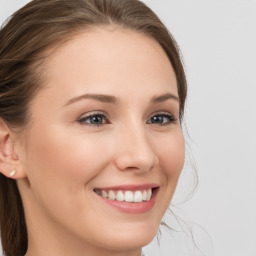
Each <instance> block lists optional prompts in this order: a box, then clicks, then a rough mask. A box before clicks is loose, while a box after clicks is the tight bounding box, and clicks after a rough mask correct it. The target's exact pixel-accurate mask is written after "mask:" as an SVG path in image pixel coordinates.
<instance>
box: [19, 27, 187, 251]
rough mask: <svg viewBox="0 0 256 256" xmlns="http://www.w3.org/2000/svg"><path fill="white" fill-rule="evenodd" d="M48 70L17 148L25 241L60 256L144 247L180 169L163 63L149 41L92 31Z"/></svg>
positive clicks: (173, 89)
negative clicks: (55, 250)
mask: <svg viewBox="0 0 256 256" xmlns="http://www.w3.org/2000/svg"><path fill="white" fill-rule="evenodd" d="M45 65H46V66H45V68H44V73H43V74H47V76H46V80H47V81H46V84H45V85H44V88H43V89H42V90H41V91H40V92H39V93H38V94H37V95H36V96H35V98H34V99H33V100H32V102H31V106H30V112H31V124H30V126H29V127H28V129H27V131H26V143H25V144H20V145H23V146H20V147H18V148H19V149H18V155H19V158H20V162H21V163H22V168H24V171H25V172H26V179H23V180H19V181H18V185H19V189H20V191H21V195H22V199H23V202H24V207H25V214H26V218H27V225H28V231H29V235H30V236H31V237H32V238H31V237H30V238H31V239H32V240H33V241H36V238H37V237H38V238H39V237H40V236H44V237H45V236H46V237H47V238H48V239H47V243H46V245H45V246H50V245H49V244H51V243H55V247H58V243H59V245H60V248H65V250H66V251H67V250H68V249H67V248H68V246H70V244H76V248H75V250H78V248H82V247H83V246H84V247H85V248H91V249H90V250H92V251H93V250H96V249H97V250H100V249H103V250H105V251H106V252H107V250H110V251H118V250H136V248H137V249H138V248H140V247H142V246H144V245H146V244H147V243H149V242H150V241H151V240H152V239H153V237H154V236H155V234H156V232H157V230H158V227H159V223H160V221H161V219H162V217H163V215H164V213H165V211H166V209H167V207H168V205H169V203H170V200H171V198H172V196H173V193H174V190H175V187H176V185H177V181H178V178H179V175H180V172H181V170H182V167H183V163H184V140H183V134H182V131H181V127H180V122H179V120H178V118H179V102H178V91H177V84H176V79H175V74H174V71H173V68H172V66H171V64H170V62H169V60H168V58H167V56H166V54H165V53H164V51H163V50H162V49H161V47H160V46H159V45H158V43H156V42H155V41H154V40H152V39H150V38H148V37H146V36H145V35H141V34H138V33H135V32H131V31H127V30H121V29H117V30H107V29H105V30H100V29H98V30H97V29H95V30H93V31H87V32H85V33H81V34H80V35H78V36H76V37H75V38H74V39H72V40H71V41H69V42H68V43H66V44H65V45H63V46H62V47H61V48H59V49H58V50H57V51H55V52H54V54H52V55H51V57H48V59H47V60H46V64H45ZM151 192H152V196H151ZM115 198H116V199H115ZM123 200H125V201H123ZM35 243H36V242H35ZM40 243H41V244H42V243H44V242H42V241H40ZM63 250H64V249H63ZM73 250H74V248H73ZM88 251H89V249H88ZM60 255H66V254H60ZM67 255H69V254H67ZM73 255H78V254H73ZM93 255H94V254H93ZM95 255H96V254H95ZM106 255H107V254H106Z"/></svg>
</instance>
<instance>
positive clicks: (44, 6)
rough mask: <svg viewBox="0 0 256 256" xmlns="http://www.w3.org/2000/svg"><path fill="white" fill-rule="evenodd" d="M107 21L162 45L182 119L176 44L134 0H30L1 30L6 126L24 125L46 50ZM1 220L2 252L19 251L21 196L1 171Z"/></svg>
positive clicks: (0, 82) (23, 231)
mask: <svg viewBox="0 0 256 256" xmlns="http://www.w3.org/2000/svg"><path fill="white" fill-rule="evenodd" d="M106 26H115V27H122V28H125V29H129V30H132V31H136V32H138V33H142V34H145V35H147V36H149V37H151V38H153V39H154V40H156V41H157V42H158V43H159V44H160V45H161V47H162V48H163V50H164V51H165V53H166V54H167V56H168V58H169V60H170V62H171V64H172V66H173V68H174V71H175V74H176V79H177V86H178V94H179V103H180V119H182V117H183V111H184V105H185V99H186V93H187V86H186V78H185V73H184V69H183V66H182V62H181V57H180V52H179V49H178V46H177V44H176V42H175V40H174V39H173V37H172V36H171V34H170V33H169V32H168V30H167V29H166V27H165V26H164V25H163V23H162V22H161V21H160V20H159V18H158V17H157V16H156V14H154V12H152V10H150V9H149V8H148V7H147V6H146V5H145V4H143V3H142V2H140V1H139V0H73V1H70V0H44V1H42V0H34V1H31V2H30V3H28V4H27V5H26V6H24V7H23V8H21V9H20V10H18V11H17V12H16V13H14V15H13V16H12V17H11V19H10V20H9V21H8V22H7V23H6V24H5V25H4V26H3V27H2V29H1V31H0V118H2V119H3V120H4V121H5V122H6V124H7V125H9V126H10V127H25V126H26V124H27V123H28V121H29V113H28V111H29V102H30V101H31V99H32V98H33V96H34V95H35V93H36V92H37V91H38V90H39V89H40V88H41V87H42V83H43V75H41V74H40V71H41V69H40V67H41V66H42V61H43V59H44V57H46V56H44V53H45V52H46V50H47V49H50V48H51V47H53V46H55V45H58V44H61V43H63V42H64V41H67V40H70V39H71V38H72V36H73V35H74V34H76V33H79V32H80V31H81V30H85V29H87V28H89V27H92V28H93V27H106ZM0 221H1V240H2V247H3V251H4V253H5V255H7V256H23V255H24V254H25V253H26V251H27V243H28V241H27V240H28V239H27V228H26V223H25V217H24V211H23V206H22V201H21V197H20V194H19V191H18V188H17V185H16V182H15V181H14V180H12V179H9V178H6V177H5V176H3V175H2V174H0Z"/></svg>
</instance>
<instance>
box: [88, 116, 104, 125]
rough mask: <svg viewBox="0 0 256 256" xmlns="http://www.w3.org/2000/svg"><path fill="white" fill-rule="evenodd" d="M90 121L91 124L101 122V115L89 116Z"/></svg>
mask: <svg viewBox="0 0 256 256" xmlns="http://www.w3.org/2000/svg"><path fill="white" fill-rule="evenodd" d="M91 123H93V124H101V123H102V117H101V116H94V117H92V118H91Z"/></svg>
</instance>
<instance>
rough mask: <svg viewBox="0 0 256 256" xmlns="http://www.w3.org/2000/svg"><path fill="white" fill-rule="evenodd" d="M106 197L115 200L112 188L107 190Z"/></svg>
mask: <svg viewBox="0 0 256 256" xmlns="http://www.w3.org/2000/svg"><path fill="white" fill-rule="evenodd" d="M108 198H109V199H110V200H115V199H116V194H115V192H114V191H113V190H110V191H109V192H108Z"/></svg>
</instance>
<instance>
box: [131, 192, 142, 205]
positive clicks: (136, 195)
mask: <svg viewBox="0 0 256 256" xmlns="http://www.w3.org/2000/svg"><path fill="white" fill-rule="evenodd" d="M133 197H134V198H133V200H134V202H135V203H140V202H142V193H141V191H136V192H135V193H134V196H133Z"/></svg>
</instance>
